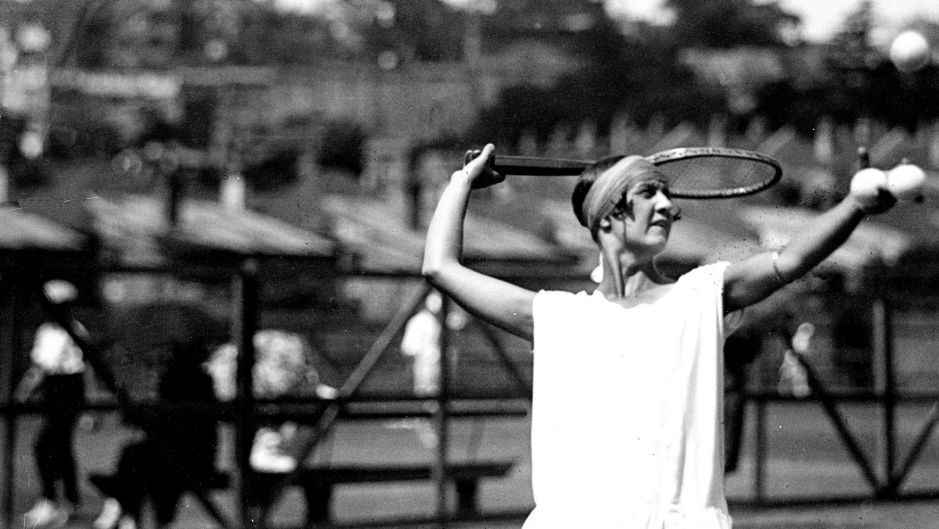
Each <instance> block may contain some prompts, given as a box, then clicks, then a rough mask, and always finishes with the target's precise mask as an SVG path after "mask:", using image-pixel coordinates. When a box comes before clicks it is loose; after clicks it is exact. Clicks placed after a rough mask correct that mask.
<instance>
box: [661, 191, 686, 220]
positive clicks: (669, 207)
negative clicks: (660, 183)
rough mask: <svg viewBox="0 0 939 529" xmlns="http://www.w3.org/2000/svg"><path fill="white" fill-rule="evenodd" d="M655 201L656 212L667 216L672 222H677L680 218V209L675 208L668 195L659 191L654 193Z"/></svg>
mask: <svg viewBox="0 0 939 529" xmlns="http://www.w3.org/2000/svg"><path fill="white" fill-rule="evenodd" d="M655 199H656V204H655V209H656V210H657V211H660V212H662V213H664V214H666V215H668V216H669V218H671V219H672V220H677V219H678V218H680V217H681V208H680V207H678V206H676V205H675V204H674V203H673V202H672V199H671V198H669V196H668V195H666V194H665V193H663V192H661V191H659V192H658V193H656V196H655Z"/></svg>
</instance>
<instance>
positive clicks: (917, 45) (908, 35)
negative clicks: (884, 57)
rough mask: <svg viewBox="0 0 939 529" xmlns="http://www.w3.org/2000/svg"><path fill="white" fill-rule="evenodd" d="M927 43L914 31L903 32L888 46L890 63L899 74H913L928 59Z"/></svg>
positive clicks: (924, 38) (924, 64)
mask: <svg viewBox="0 0 939 529" xmlns="http://www.w3.org/2000/svg"><path fill="white" fill-rule="evenodd" d="M930 53H931V52H930V50H929V42H928V41H927V40H926V37H924V36H923V35H922V34H920V33H918V32H916V31H904V32H903V33H900V34H899V35H897V36H896V37H895V38H894V39H893V42H892V43H891V44H890V61H891V62H893V65H894V66H896V67H897V69H898V70H900V71H901V72H915V71H916V70H919V69H920V68H922V67H923V66H926V63H928V62H929V58H930Z"/></svg>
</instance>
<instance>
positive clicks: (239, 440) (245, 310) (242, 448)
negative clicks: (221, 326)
mask: <svg viewBox="0 0 939 529" xmlns="http://www.w3.org/2000/svg"><path fill="white" fill-rule="evenodd" d="M257 274H258V263H257V261H256V260H254V259H247V260H245V262H244V263H243V264H242V267H241V269H240V270H239V271H238V272H237V274H236V276H235V278H234V285H233V287H234V296H233V298H234V299H233V301H234V307H233V308H234V312H235V314H236V318H235V319H234V325H235V329H234V331H235V332H234V338H235V340H236V343H237V344H238V369H237V375H236V383H237V393H236V396H235V402H236V411H235V462H236V468H237V474H238V491H237V492H238V513H239V516H240V521H241V527H242V528H247V527H253V526H254V525H255V524H256V523H260V524H263V523H264V522H263V520H260V519H258V518H259V516H258V515H257V513H254V512H253V505H252V503H253V502H252V501H251V498H252V490H251V488H252V487H251V486H252V479H251V461H250V459H251V447H252V444H253V442H254V430H255V424H254V423H255V420H254V378H253V376H252V373H253V371H254V361H255V357H254V334H255V331H256V330H257V320H258V293H257V288H258V287H257Z"/></svg>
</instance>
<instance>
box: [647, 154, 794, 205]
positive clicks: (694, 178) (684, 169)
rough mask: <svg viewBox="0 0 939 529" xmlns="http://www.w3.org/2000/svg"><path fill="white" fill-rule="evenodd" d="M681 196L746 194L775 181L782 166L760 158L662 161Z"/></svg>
mask: <svg viewBox="0 0 939 529" xmlns="http://www.w3.org/2000/svg"><path fill="white" fill-rule="evenodd" d="M658 168H659V170H660V171H662V173H663V174H665V175H666V176H667V177H668V178H669V181H670V187H671V191H672V194H674V195H675V196H678V197H682V196H684V197H707V196H727V195H739V194H746V193H747V192H750V191H751V190H758V189H762V188H764V187H766V186H768V185H770V184H772V183H773V182H774V181H775V179H776V178H777V175H778V173H779V169H778V167H776V166H774V165H772V164H770V163H767V162H765V161H762V160H759V159H747V158H736V157H726V156H701V157H694V158H683V159H677V160H671V161H668V162H665V163H661V164H658Z"/></svg>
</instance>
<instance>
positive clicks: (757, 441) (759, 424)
mask: <svg viewBox="0 0 939 529" xmlns="http://www.w3.org/2000/svg"><path fill="white" fill-rule="evenodd" d="M753 403H754V404H755V405H756V420H755V421H754V425H753V429H754V430H756V432H755V434H756V435H754V436H753V439H754V443H753V459H754V461H753V465H754V472H753V495H754V500H755V501H756V503H757V504H760V503H763V500H764V499H765V497H764V496H765V490H764V489H765V483H766V476H765V474H766V453H767V450H766V400H764V399H763V397H762V396H760V397H758V398H756V399H753Z"/></svg>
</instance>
